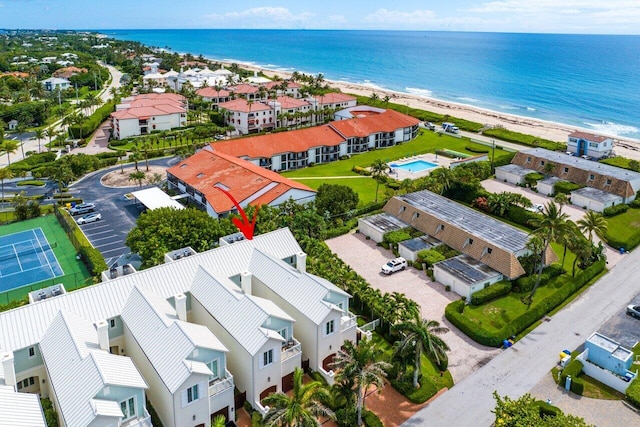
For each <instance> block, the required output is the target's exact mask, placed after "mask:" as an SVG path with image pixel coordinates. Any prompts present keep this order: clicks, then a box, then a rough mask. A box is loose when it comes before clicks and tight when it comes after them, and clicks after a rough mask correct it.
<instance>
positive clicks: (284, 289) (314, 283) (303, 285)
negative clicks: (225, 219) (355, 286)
mask: <svg viewBox="0 0 640 427" xmlns="http://www.w3.org/2000/svg"><path fill="white" fill-rule="evenodd" d="M249 271H250V272H251V273H252V274H253V275H254V276H255V277H256V278H257V279H259V280H260V281H261V282H262V283H263V284H264V286H266V287H267V288H269V289H271V290H272V291H273V292H275V293H276V294H277V295H279V296H280V297H281V298H282V299H284V300H286V301H287V302H289V303H290V304H291V305H292V306H294V307H295V308H296V309H297V310H298V311H299V312H300V313H302V314H303V315H304V316H307V317H308V318H309V319H310V320H311V321H312V322H314V323H315V324H316V325H320V324H321V323H322V321H323V320H324V319H325V318H326V317H327V316H328V315H329V313H330V312H331V311H332V310H340V309H339V308H338V307H337V306H335V305H333V304H331V303H330V302H327V301H325V300H324V298H325V297H326V296H327V294H328V293H329V292H332V293H335V294H338V295H343V296H346V297H350V295H349V294H348V293H346V292H345V291H343V290H342V289H340V288H338V287H337V286H336V285H334V284H333V283H331V282H329V281H327V280H325V279H322V278H320V277H318V276H314V275H312V274H309V273H301V272H300V271H298V270H296V269H295V268H293V267H291V266H290V265H289V264H287V263H285V262H284V261H282V260H279V259H275V258H273V257H272V256H270V255H268V254H266V253H265V252H262V251H260V250H255V251H253V254H252V256H251V260H250V261H249ZM300 289H304V292H300Z"/></svg>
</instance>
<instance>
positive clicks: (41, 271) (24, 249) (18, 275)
mask: <svg viewBox="0 0 640 427" xmlns="http://www.w3.org/2000/svg"><path fill="white" fill-rule="evenodd" d="M53 245H54V246H53V247H55V245H56V243H55V242H54V243H53ZM53 247H52V245H51V244H49V241H48V240H47V238H46V237H45V235H44V232H43V231H42V228H33V229H31V230H26V231H21V232H18V233H13V234H9V235H6V236H1V237H0V292H2V291H6V290H9V289H13V288H19V287H21V286H24V285H28V284H31V283H35V282H40V281H43V280H47V279H51V278H54V277H58V276H62V275H63V274H64V273H63V271H62V268H61V267H60V263H58V260H57V258H56V256H55V254H54V253H53V250H52V249H53Z"/></svg>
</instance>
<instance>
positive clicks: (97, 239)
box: [76, 209, 129, 265]
mask: <svg viewBox="0 0 640 427" xmlns="http://www.w3.org/2000/svg"><path fill="white" fill-rule="evenodd" d="M96 212H98V213H100V214H101V215H102V219H101V220H99V221H95V222H91V223H88V224H83V225H79V227H80V229H81V230H82V232H83V233H84V234H85V236H87V239H88V240H89V242H90V243H91V244H92V245H93V247H94V248H96V249H98V250H99V251H100V253H101V254H102V256H103V257H104V259H105V261H106V262H107V265H109V264H110V261H111V260H113V259H115V258H117V257H119V256H120V255H123V254H125V253H129V248H127V246H126V244H125V242H124V240H125V238H126V235H125V236H123V235H122V234H121V233H118V232H117V230H116V227H115V226H114V221H113V218H112V215H109V214H108V212H104V211H103V210H100V209H96ZM76 221H77V219H76Z"/></svg>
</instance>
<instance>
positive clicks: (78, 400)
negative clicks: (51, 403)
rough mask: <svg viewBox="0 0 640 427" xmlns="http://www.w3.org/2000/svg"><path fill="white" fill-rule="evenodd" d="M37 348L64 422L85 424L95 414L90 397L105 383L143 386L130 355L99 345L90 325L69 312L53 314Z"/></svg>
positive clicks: (144, 386)
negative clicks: (123, 354)
mask: <svg viewBox="0 0 640 427" xmlns="http://www.w3.org/2000/svg"><path fill="white" fill-rule="evenodd" d="M40 350H41V351H42V356H43V359H44V361H45V366H46V368H47V373H48V375H49V383H50V387H51V388H52V390H53V393H54V394H55V395H56V399H57V401H58V404H59V409H60V415H61V416H62V418H63V419H64V421H65V424H66V425H69V426H84V425H89V424H90V423H91V422H92V421H93V420H94V419H95V418H96V416H97V414H96V412H95V410H94V407H93V405H92V403H91V401H92V400H93V399H94V398H95V396H96V394H97V393H98V392H100V391H101V390H103V389H104V387H105V386H109V385H119V386H125V387H131V388H143V389H144V388H147V385H146V383H145V382H144V380H143V379H142V377H141V376H140V374H139V373H138V371H137V370H136V368H135V366H134V365H133V362H132V361H131V359H130V358H128V357H125V356H116V355H113V354H109V353H107V352H106V351H105V350H102V349H100V346H99V345H98V336H97V332H96V330H95V328H94V326H93V325H92V324H91V323H90V322H88V321H87V320H85V319H82V318H80V317H78V316H77V315H75V314H73V313H69V312H66V311H60V312H59V313H58V314H57V315H56V317H55V318H54V319H53V321H52V322H51V325H50V326H49V328H48V329H47V331H46V333H45V334H44V336H43V337H42V339H41V340H40ZM120 416H122V414H120Z"/></svg>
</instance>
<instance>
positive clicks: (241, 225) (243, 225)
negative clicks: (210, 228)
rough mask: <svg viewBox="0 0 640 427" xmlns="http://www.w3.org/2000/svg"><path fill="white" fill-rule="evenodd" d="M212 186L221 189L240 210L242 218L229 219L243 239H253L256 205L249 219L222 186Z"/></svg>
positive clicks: (256, 213)
mask: <svg viewBox="0 0 640 427" xmlns="http://www.w3.org/2000/svg"><path fill="white" fill-rule="evenodd" d="M213 188H215V189H218V190H220V191H222V192H223V193H224V194H225V195H226V196H227V197H228V198H229V200H231V202H232V203H233V205H234V206H235V207H236V209H237V210H238V212H240V216H242V220H241V219H240V218H232V219H231V221H232V222H233V224H234V225H235V226H236V227H238V230H240V232H241V233H242V234H243V235H244V237H245V239H247V240H252V239H253V230H254V229H255V227H256V217H257V216H258V207H257V206H256V210H255V211H254V212H253V219H252V220H251V221H249V218H247V214H246V213H245V212H244V209H242V208H241V207H240V205H239V204H238V202H237V201H236V199H235V198H234V197H233V196H232V195H231V193H229V192H228V191H227V190H225V189H224V188H221V187H218V186H214V187H213Z"/></svg>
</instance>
